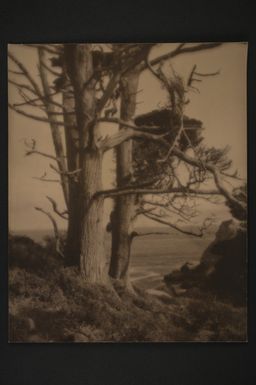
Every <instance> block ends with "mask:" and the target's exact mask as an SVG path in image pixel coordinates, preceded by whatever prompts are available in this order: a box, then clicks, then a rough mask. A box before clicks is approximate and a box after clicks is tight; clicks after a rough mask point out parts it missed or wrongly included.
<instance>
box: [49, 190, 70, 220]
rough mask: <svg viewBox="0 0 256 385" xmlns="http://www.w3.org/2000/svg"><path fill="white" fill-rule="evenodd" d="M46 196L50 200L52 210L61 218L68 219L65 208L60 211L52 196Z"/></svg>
mask: <svg viewBox="0 0 256 385" xmlns="http://www.w3.org/2000/svg"><path fill="white" fill-rule="evenodd" d="M46 198H47V199H48V200H49V201H50V202H51V204H52V208H53V211H54V212H55V213H56V214H58V215H59V217H61V218H62V219H66V220H68V216H67V214H68V212H67V210H65V211H62V212H61V211H59V209H58V206H57V203H56V202H55V200H54V199H53V198H51V197H49V196H47V197H46Z"/></svg>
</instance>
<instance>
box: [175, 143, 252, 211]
mask: <svg viewBox="0 0 256 385" xmlns="http://www.w3.org/2000/svg"><path fill="white" fill-rule="evenodd" d="M173 154H174V155H176V156H177V157H178V158H179V159H181V160H183V161H184V162H186V163H188V164H191V165H192V166H196V167H199V168H202V166H203V168H204V169H205V170H207V171H210V172H211V173H212V175H213V177H214V181H215V184H216V186H217V188H218V190H219V191H220V193H221V194H222V195H223V196H224V197H225V198H226V199H227V200H228V201H229V202H230V203H232V204H233V205H235V207H239V208H240V209H242V210H246V205H245V204H244V203H243V202H240V201H239V200H238V199H236V198H235V197H234V196H233V195H232V193H230V192H229V191H228V190H227V189H226V188H225V186H224V184H223V182H222V180H221V177H220V175H221V174H220V171H219V170H218V169H217V167H215V166H214V165H213V164H209V163H206V162H203V161H202V160H199V159H196V158H191V157H190V156H189V155H187V154H185V153H183V152H182V151H180V150H179V149H177V148H174V149H173Z"/></svg>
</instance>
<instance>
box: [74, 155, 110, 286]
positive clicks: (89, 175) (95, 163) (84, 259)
mask: <svg viewBox="0 0 256 385" xmlns="http://www.w3.org/2000/svg"><path fill="white" fill-rule="evenodd" d="M102 157H103V155H102V154H101V153H100V152H99V151H98V150H95V149H92V150H88V151H86V153H85V154H84V158H83V167H82V175H81V184H82V185H81V188H82V193H83V205H82V219H81V221H82V222H81V223H82V233H81V253H80V269H81V273H82V275H83V276H84V277H85V278H86V279H87V280H88V281H90V282H97V283H104V282H106V277H107V272H106V258H105V250H104V232H105V228H104V226H103V210H104V198H103V197H95V194H96V193H97V192H98V191H100V190H102Z"/></svg>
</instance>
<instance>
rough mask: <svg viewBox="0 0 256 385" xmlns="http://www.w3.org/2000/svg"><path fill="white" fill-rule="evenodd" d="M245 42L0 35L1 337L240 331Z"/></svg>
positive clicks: (83, 338) (115, 338) (243, 331)
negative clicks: (4, 108) (4, 202)
mask: <svg viewBox="0 0 256 385" xmlns="http://www.w3.org/2000/svg"><path fill="white" fill-rule="evenodd" d="M247 50H248V45H247V43H246V42H227V43H225V42H198V43H196V42H194V43H191V42H187V43H186V42H185V43H184V42H182V43H181V42H177V43H74V44H70V43H63V44H60V43H58V44H56V43H53V44H49V43H47V44H36V43H33V44H9V45H8V107H9V112H8V157H9V158H8V172H9V202H8V203H9V207H8V208H9V234H8V301H9V307H8V309H9V310H8V311H9V338H8V340H9V342H10V343H67V342H68V343H92V342H105V343H106V342H115V343H118V342H122V343H123V342H156V343H157V342H168V343H170V342H171V343H179V342H191V343H193V342H215V343H218V342H247V339H248V337H247V294H248V293H247V284H248V282H247V271H248V268H247V98H246V96H247Z"/></svg>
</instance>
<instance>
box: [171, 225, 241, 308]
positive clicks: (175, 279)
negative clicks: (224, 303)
mask: <svg viewBox="0 0 256 385" xmlns="http://www.w3.org/2000/svg"><path fill="white" fill-rule="evenodd" d="M164 281H165V283H166V285H167V286H168V287H169V288H170V289H171V290H172V291H173V286H174V285H177V284H179V285H180V287H181V288H183V289H186V293H189V292H190V291H191V289H195V288H197V289H200V290H201V291H203V292H211V293H213V294H214V295H216V296H218V297H220V298H225V299H229V300H230V301H232V302H233V303H236V304H238V305H242V304H245V301H246V229H245V228H243V227H242V226H241V224H240V223H239V222H238V221H236V220H233V219H231V220H228V221H224V222H222V223H221V225H220V226H219V229H218V231H217V232H216V237H215V239H214V241H213V242H212V243H211V244H210V245H209V246H208V247H207V249H206V250H205V251H204V253H203V255H202V257H201V260H200V263H199V264H198V265H196V266H195V267H192V268H190V266H189V264H187V263H186V264H184V265H183V266H182V267H181V268H180V270H176V271H173V272H172V273H170V274H167V275H165V277H164Z"/></svg>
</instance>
